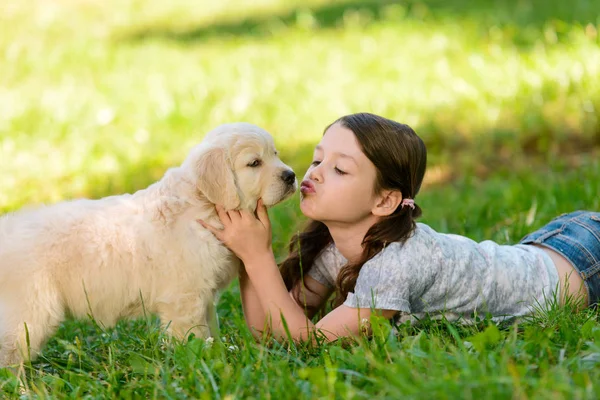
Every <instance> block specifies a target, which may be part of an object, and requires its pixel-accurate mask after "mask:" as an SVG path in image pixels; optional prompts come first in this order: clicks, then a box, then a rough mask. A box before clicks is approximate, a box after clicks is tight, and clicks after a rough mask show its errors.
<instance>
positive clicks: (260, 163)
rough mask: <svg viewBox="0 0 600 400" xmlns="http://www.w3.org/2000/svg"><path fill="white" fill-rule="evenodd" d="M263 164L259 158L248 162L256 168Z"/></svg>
mask: <svg viewBox="0 0 600 400" xmlns="http://www.w3.org/2000/svg"><path fill="white" fill-rule="evenodd" d="M261 165H262V161H261V160H259V159H256V160H254V161H252V162H251V163H249V164H248V166H249V167H251V168H256V167H260V166H261Z"/></svg>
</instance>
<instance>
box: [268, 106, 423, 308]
mask: <svg viewBox="0 0 600 400" xmlns="http://www.w3.org/2000/svg"><path fill="white" fill-rule="evenodd" d="M335 123H339V124H341V125H342V126H344V127H345V128H348V129H350V130H351V131H352V132H353V133H354V135H355V137H356V139H357V140H358V143H359V145H360V146H361V148H362V151H363V153H364V154H365V155H366V156H367V158H368V159H369V160H371V162H372V163H373V164H374V165H375V168H376V169H377V178H376V182H375V185H374V191H375V193H380V192H381V191H382V190H399V191H400V192H401V193H402V197H403V198H410V199H414V198H415V196H416V195H417V193H418V192H419V189H420V188H421V183H422V182H423V176H424V175H425V167H426V164H427V151H426V149H425V144H424V143H423V141H422V140H421V139H420V138H419V137H418V136H417V134H416V133H415V132H414V131H413V130H412V128H410V127H409V126H408V125H405V124H401V123H398V122H395V121H392V120H389V119H387V118H384V117H381V116H378V115H374V114H369V113H358V114H351V115H347V116H344V117H342V118H340V119H338V120H337V121H335V122H333V123H332V124H331V125H334V124H335ZM331 125H329V126H328V127H327V128H326V129H325V131H327V129H329V127H330V126H331ZM419 216H421V208H420V207H419V206H418V205H417V204H415V208H414V210H413V209H412V208H410V207H400V206H399V207H398V208H397V209H396V210H395V211H394V212H393V213H392V214H391V215H389V216H387V217H385V218H383V219H381V220H380V221H379V222H377V223H376V224H375V225H373V226H372V227H371V228H370V229H369V230H368V232H367V234H366V235H365V237H364V239H363V242H362V247H363V252H362V255H361V257H360V259H359V260H358V261H357V262H356V263H353V264H352V263H348V264H346V265H345V266H343V267H342V268H341V270H340V272H339V273H338V276H337V280H336V288H335V289H336V291H335V294H336V295H335V298H334V300H333V306H334V307H337V306H338V305H340V304H342V303H343V302H344V300H345V299H346V297H347V296H348V293H349V292H352V291H353V290H354V286H355V285H356V280H357V279H358V274H359V272H360V269H361V268H362V266H363V264H364V263H366V262H367V261H369V260H370V259H371V258H373V257H374V256H375V255H376V254H377V253H379V252H380V251H381V250H382V249H383V248H384V247H385V245H386V244H388V243H392V242H402V243H403V242H404V241H406V240H407V239H408V238H409V237H410V236H411V235H412V233H413V231H414V229H415V226H416V224H415V218H418V217H419ZM332 242H333V239H332V237H331V235H330V233H329V230H328V229H327V227H326V226H325V224H323V223H322V222H319V221H309V223H308V225H307V227H306V228H305V229H304V230H303V231H302V232H300V233H298V234H296V235H294V236H293V237H292V239H291V241H290V245H289V256H288V257H287V258H286V259H285V260H284V261H283V262H282V263H281V264H280V271H281V275H282V277H283V280H284V282H285V284H286V286H287V288H288V290H291V288H292V287H294V286H295V285H296V284H297V283H298V282H300V280H301V279H302V277H303V276H305V275H306V274H307V273H308V271H310V269H311V268H312V266H313V263H314V261H315V259H316V258H317V257H318V256H319V254H320V253H321V251H323V249H324V248H325V247H327V245H329V244H330V243H332ZM295 295H296V300H297V301H298V302H299V304H301V302H300V301H299V298H298V296H299V292H296V293H295ZM311 311H315V310H311Z"/></svg>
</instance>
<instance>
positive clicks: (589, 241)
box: [519, 211, 600, 306]
mask: <svg viewBox="0 0 600 400" xmlns="http://www.w3.org/2000/svg"><path fill="white" fill-rule="evenodd" d="M519 243H520V244H539V245H541V246H545V247H548V248H550V249H552V250H554V251H556V252H558V253H559V254H561V255H562V256H563V257H565V258H566V259H567V260H569V261H570V262H571V264H573V266H574V267H575V269H576V270H577V271H578V272H579V275H580V276H581V278H582V279H583V282H584V284H585V287H586V289H587V292H588V299H589V304H590V305H596V306H597V305H598V304H599V303H600V212H590V211H575V212H572V213H568V214H562V215H561V216H559V217H556V218H554V219H553V220H552V221H550V222H549V223H548V224H546V225H545V226H543V227H542V228H540V229H538V230H537V231H535V232H532V233H530V234H529V235H527V236H525V237H524V238H523V239H521V241H520V242H519Z"/></svg>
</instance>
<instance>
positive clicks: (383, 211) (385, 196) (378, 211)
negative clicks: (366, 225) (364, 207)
mask: <svg viewBox="0 0 600 400" xmlns="http://www.w3.org/2000/svg"><path fill="white" fill-rule="evenodd" d="M401 202H402V192H400V191H399V190H384V191H383V192H382V194H381V195H380V196H379V197H378V198H377V203H376V204H375V207H373V209H372V210H371V212H372V213H373V215H377V216H378V217H387V216H388V215H391V214H392V213H393V212H394V211H396V209H397V208H398V206H399V205H400V203H401Z"/></svg>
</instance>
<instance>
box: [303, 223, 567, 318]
mask: <svg viewBox="0 0 600 400" xmlns="http://www.w3.org/2000/svg"><path fill="white" fill-rule="evenodd" d="M345 264H346V259H345V258H344V257H343V256H342V255H341V254H340V252H339V251H338V250H337V249H336V247H335V245H333V244H332V245H330V246H328V247H326V248H325V249H324V250H323V251H322V252H321V254H320V255H319V256H318V257H317V259H316V260H315V263H314V265H313V267H312V268H311V270H310V271H309V273H308V275H310V276H311V277H312V278H314V279H316V280H317V281H319V282H320V283H322V284H323V285H326V286H327V287H330V288H332V287H334V285H335V279H336V277H337V274H338V272H339V270H340V268H341V267H342V266H344V265H345ZM558 282H559V279H558V272H557V271H556V267H555V266H554V263H553V261H552V259H551V258H550V257H549V256H548V254H546V253H545V252H544V251H543V250H541V249H539V248H537V247H535V246H530V245H519V244H517V245H499V244H497V243H495V242H492V241H489V240H486V241H483V242H480V243H477V242H475V241H473V240H471V239H469V238H466V237H464V236H459V235H453V234H443V233H438V232H436V231H434V230H433V229H431V228H430V227H429V226H427V225H425V224H422V223H417V227H416V229H415V231H414V234H413V235H412V236H411V237H410V238H409V239H408V240H407V241H406V242H405V243H404V244H401V243H391V244H388V245H387V246H386V247H385V249H383V250H382V251H381V252H380V253H379V254H377V255H376V256H375V257H373V258H372V259H371V260H369V261H368V262H366V263H365V264H364V265H363V267H362V269H361V270H360V273H359V276H358V279H357V281H356V286H355V288H354V293H349V294H348V298H347V299H346V301H345V302H344V304H345V305H346V306H349V307H354V308H374V309H387V310H397V311H402V312H404V313H410V314H412V315H413V316H414V317H417V318H422V317H423V316H424V315H425V313H427V314H429V315H433V317H436V314H437V315H438V316H439V315H441V314H444V315H445V316H446V318H448V319H451V320H453V319H456V318H458V317H461V318H462V319H464V320H465V322H468V321H469V320H470V318H471V316H472V315H473V313H478V314H479V315H482V314H483V313H486V312H489V313H491V315H492V316H493V317H494V319H496V320H501V319H504V318H506V317H511V316H521V315H526V314H530V313H531V312H532V311H533V309H534V308H540V307H541V308H543V307H545V306H546V305H547V304H548V302H549V301H550V300H551V299H553V296H555V295H558Z"/></svg>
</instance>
